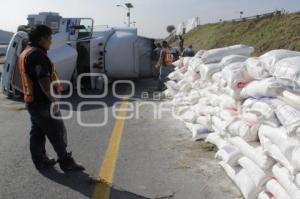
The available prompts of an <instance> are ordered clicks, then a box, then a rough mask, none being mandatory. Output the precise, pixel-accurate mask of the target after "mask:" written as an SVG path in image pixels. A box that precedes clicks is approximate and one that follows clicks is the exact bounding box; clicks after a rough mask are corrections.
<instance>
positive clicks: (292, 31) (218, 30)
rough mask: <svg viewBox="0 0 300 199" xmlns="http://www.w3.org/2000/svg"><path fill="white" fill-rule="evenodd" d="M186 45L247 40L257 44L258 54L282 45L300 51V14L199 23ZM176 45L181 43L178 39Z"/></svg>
mask: <svg viewBox="0 0 300 199" xmlns="http://www.w3.org/2000/svg"><path fill="white" fill-rule="evenodd" d="M184 39H185V46H187V45H189V44H193V46H194V48H195V50H199V49H211V48H217V47H224V46H228V45H232V44H238V43H243V44H247V45H251V46H254V47H255V49H256V51H255V55H260V54H262V53H264V52H266V51H269V50H272V49H278V48H285V49H291V50H298V51H300V13H297V14H290V15H277V16H273V17H269V18H264V19H257V20H252V21H244V22H223V23H218V24H207V25H202V26H199V27H198V28H196V29H194V30H192V31H191V32H189V33H187V34H185V35H184ZM172 46H178V41H176V42H174V43H173V44H172Z"/></svg>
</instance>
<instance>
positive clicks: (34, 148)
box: [27, 105, 67, 163]
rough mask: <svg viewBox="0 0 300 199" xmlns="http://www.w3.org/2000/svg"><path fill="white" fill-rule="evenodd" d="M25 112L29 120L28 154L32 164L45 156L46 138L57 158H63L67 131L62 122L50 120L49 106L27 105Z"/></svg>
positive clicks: (65, 150) (65, 149)
mask: <svg viewBox="0 0 300 199" xmlns="http://www.w3.org/2000/svg"><path fill="white" fill-rule="evenodd" d="M27 110H28V112H29V114H30V120H31V131H30V152H31V157H32V160H33V162H35V163H37V162H38V161H39V160H40V158H41V156H42V155H45V154H46V149H45V144H46V137H47V138H48V139H49V141H50V143H51V144H52V146H53V148H54V150H55V152H56V153H57V156H58V158H60V159H61V158H63V157H64V156H65V155H66V154H67V131H66V127H65V125H64V122H63V120H60V119H54V118H52V117H51V115H50V107H49V106H46V107H34V106H30V105H27Z"/></svg>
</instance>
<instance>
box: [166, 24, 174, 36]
mask: <svg viewBox="0 0 300 199" xmlns="http://www.w3.org/2000/svg"><path fill="white" fill-rule="evenodd" d="M175 29H176V28H175V26H173V25H169V26H167V32H168V33H169V34H171V33H172V32H173V31H174V30H175Z"/></svg>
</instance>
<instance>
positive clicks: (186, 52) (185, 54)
mask: <svg viewBox="0 0 300 199" xmlns="http://www.w3.org/2000/svg"><path fill="white" fill-rule="evenodd" d="M194 56H195V52H194V50H193V45H192V44H191V45H189V47H188V48H186V49H184V51H183V53H182V57H194Z"/></svg>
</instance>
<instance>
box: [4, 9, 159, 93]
mask: <svg viewBox="0 0 300 199" xmlns="http://www.w3.org/2000/svg"><path fill="white" fill-rule="evenodd" d="M35 24H46V25H48V26H50V27H51V28H52V29H53V30H54V34H53V36H52V46H51V49H50V50H49V51H48V55H49V57H50V59H51V61H52V62H53V63H54V64H55V66H56V70H57V73H58V76H59V78H60V79H61V80H65V81H70V82H72V83H73V86H74V87H75V88H76V87H77V86H86V87H88V88H91V89H95V88H99V87H101V86H99V85H102V83H101V81H102V78H103V75H105V76H106V77H108V78H109V79H136V78H149V77H153V75H154V69H153V65H154V63H155V60H153V56H152V52H153V49H154V39H149V38H144V37H140V36H138V34H137V29H134V28H112V27H105V28H104V27H103V28H102V30H100V31H94V21H93V19H91V18H62V17H60V16H59V15H58V14H57V13H40V14H39V15H29V17H28V26H29V27H30V26H32V25H35ZM20 30H21V31H18V32H17V33H15V34H14V36H13V37H12V39H11V41H10V44H9V46H8V49H7V57H6V62H5V64H4V68H3V76H2V89H3V92H4V93H5V94H6V95H9V96H14V95H17V94H18V93H19V92H22V89H21V78H20V73H19V67H18V61H17V60H18V57H19V55H20V54H21V52H22V51H23V50H24V49H25V48H26V46H27V44H28V34H27V32H26V28H22V29H20ZM82 74H85V79H84V81H82V83H84V84H85V85H76V79H77V77H79V76H80V75H82ZM89 74H93V75H89ZM95 74H96V75H95ZM97 74H98V75H97ZM64 86H65V87H64V88H65V89H67V86H66V85H64Z"/></svg>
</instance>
